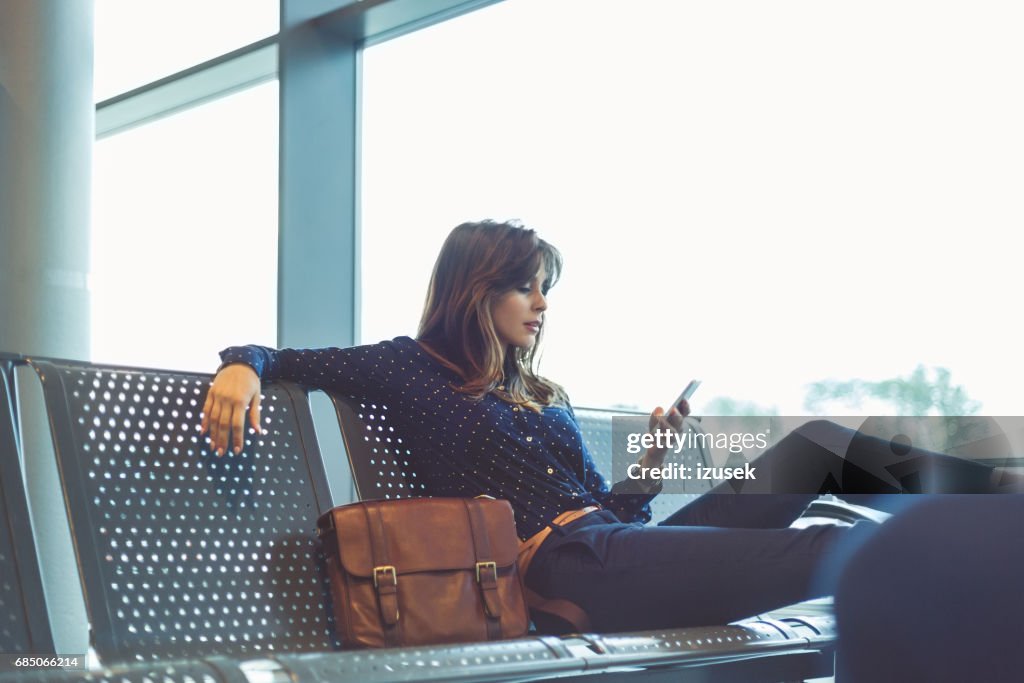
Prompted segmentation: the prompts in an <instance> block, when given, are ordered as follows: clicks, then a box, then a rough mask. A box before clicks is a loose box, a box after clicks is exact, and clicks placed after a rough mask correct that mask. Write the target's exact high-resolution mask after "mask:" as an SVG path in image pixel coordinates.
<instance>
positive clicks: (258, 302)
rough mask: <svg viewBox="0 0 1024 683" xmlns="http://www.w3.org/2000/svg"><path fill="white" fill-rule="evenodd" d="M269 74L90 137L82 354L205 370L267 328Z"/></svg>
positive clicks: (269, 341)
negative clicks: (87, 331) (88, 345)
mask: <svg viewBox="0 0 1024 683" xmlns="http://www.w3.org/2000/svg"><path fill="white" fill-rule="evenodd" d="M277 93H278V86H277V82H276V81H273V82H270V83H266V84H264V85H260V86H257V87H254V88H251V89H249V90H246V91H243V92H241V93H238V94H235V95H232V96H230V97H225V98H222V99H219V100H216V101H214V102H211V103H209V104H206V105H204V106H201V107H196V108H193V109H189V110H186V111H184V112H182V113H180V114H177V115H174V116H171V117H168V118H164V119H161V120H159V121H156V122H155V123H151V124H149V125H146V126H142V127H139V128H134V129H132V130H129V131H127V132H125V133H121V134H119V135H114V136H111V137H108V138H104V139H103V140H101V141H99V142H98V143H97V145H96V150H95V173H94V191H93V200H94V216H93V238H92V264H91V272H92V349H93V359H94V360H96V361H98V362H113V363H120V364H127V365H143V366H151V367H170V368H176V369H192V370H201V371H206V372H209V371H212V370H213V369H214V368H216V367H217V363H218V360H217V355H216V352H217V351H218V350H219V349H221V348H223V347H225V346H229V345H232V344H240V343H260V344H266V345H270V346H273V345H275V343H276V339H277V329H276V328H277V303H276V302H277V191H278V190H277V188H278V183H277V179H278V168H277V159H278V146H277V139H278V127H277V121H278V114H277V112H278V102H277V98H278V94H277Z"/></svg>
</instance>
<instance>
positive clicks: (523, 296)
mask: <svg viewBox="0 0 1024 683" xmlns="http://www.w3.org/2000/svg"><path fill="white" fill-rule="evenodd" d="M546 278H547V273H545V272H544V266H541V267H540V270H539V271H537V274H536V275H535V276H534V277H533V279H532V280H530V281H529V282H524V283H523V284H522V285H520V286H519V287H517V288H516V289H513V290H512V291H509V292H506V293H505V294H502V295H501V297H499V298H498V300H497V301H496V302H494V307H493V308H492V309H491V317H492V318H493V319H494V329H495V331H497V333H498V338H499V339H500V340H501V341H502V343H503V344H509V345H512V346H518V347H520V348H527V347H530V346H533V344H534V343H535V342H536V341H537V333H538V332H540V326H541V324H542V323H543V319H544V315H543V314H544V311H545V310H547V307H548V302H547V299H546V298H545V294H546V293H547V291H546V290H545V288H544V280H545V279H546Z"/></svg>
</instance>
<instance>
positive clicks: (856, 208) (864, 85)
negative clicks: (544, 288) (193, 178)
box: [362, 0, 1024, 414]
mask: <svg viewBox="0 0 1024 683" xmlns="http://www.w3.org/2000/svg"><path fill="white" fill-rule="evenodd" d="M1022 31H1024V9H1021V7H1020V6H1019V5H1018V4H1016V3H1012V2H983V3H968V2H944V3H932V2H924V1H923V0H899V1H897V2H892V1H888V2H860V3H855V4H848V3H837V2H818V1H811V0H801V1H787V2H772V3H763V2H757V1H756V0H743V1H736V0H734V1H730V2H718V1H712V0H707V1H704V2H689V3H679V2H674V1H672V0H663V1H659V0H645V1H644V2H642V3H636V4H634V5H631V6H630V11H629V12H623V11H622V10H621V3H612V2H593V1H592V0H559V2H551V1H550V0H507V1H506V2H503V3H500V4H497V5H494V6H491V7H488V8H486V9H483V10H480V11H478V12H474V13H472V14H470V15H466V16H464V17H461V18H458V19H456V20H452V21H449V22H446V23H443V24H440V25H437V26H435V27H431V28H429V29H426V30H422V31H419V32H416V33H413V34H409V35H407V36H405V37H402V38H399V39H395V40H392V41H390V42H386V43H382V44H380V45H377V46H374V47H371V48H369V49H367V50H366V52H365V55H364V57H365V58H364V79H363V92H364V108H363V115H362V116H363V119H362V120H363V131H364V132H363V139H362V154H363V157H362V163H363V175H362V182H363V200H362V216H363V223H362V244H363V268H362V270H363V281H362V291H363V303H362V311H363V320H362V331H363V340H364V341H367V342H371V341H376V340H379V339H381V338H385V337H391V336H394V335H397V334H412V333H414V332H415V327H416V322H417V320H418V315H419V308H420V306H421V304H422V300H423V294H424V292H425V288H426V284H427V278H428V275H429V270H430V267H431V265H432V259H433V255H435V254H436V253H437V250H438V248H439V247H440V245H441V241H442V240H443V238H444V235H445V234H446V233H447V231H448V230H449V229H450V228H451V227H452V226H454V225H455V224H457V223H459V222H461V221H464V220H475V219H479V218H483V217H493V218H498V219H504V218H520V219H522V220H523V221H524V222H525V223H526V224H527V225H529V226H531V227H535V228H537V229H538V230H539V231H540V232H541V233H542V235H543V236H545V237H546V238H547V239H549V241H551V242H553V243H554V244H555V245H557V246H558V247H559V248H560V249H561V250H562V251H563V253H564V255H565V257H566V261H567V265H566V269H565V272H564V277H563V281H562V283H560V284H559V285H558V286H557V287H556V288H555V290H554V291H553V293H552V296H551V297H550V311H549V328H548V332H547V351H546V354H545V357H544V362H543V365H542V372H543V373H544V374H546V375H548V376H550V377H552V378H555V379H557V380H558V381H560V382H562V383H563V384H565V386H566V387H567V388H568V389H569V392H570V394H571V396H572V397H573V399H574V401H575V402H576V403H578V404H584V405H586V404H589V405H596V406H635V407H638V408H642V409H649V408H651V407H653V405H655V404H658V403H661V404H664V403H665V402H666V401H668V400H670V399H671V398H672V397H674V395H675V394H676V393H677V392H678V391H679V389H680V387H681V386H682V385H683V384H685V382H686V381H687V380H688V379H689V378H690V377H700V378H702V379H703V380H704V386H703V387H702V389H701V392H700V393H699V394H698V396H697V397H695V399H694V403H695V407H696V408H697V409H698V410H701V409H708V408H710V409H712V410H714V409H715V408H718V409H726V410H728V409H736V410H740V411H744V410H749V411H755V412H757V411H777V412H779V413H780V414H801V413H804V412H808V411H819V412H840V411H845V412H853V413H857V412H860V411H864V410H876V411H885V410H889V411H894V412H895V411H901V410H907V406H906V405H901V404H899V403H898V402H897V403H895V404H894V403H892V402H886V400H883V399H882V398H879V395H880V394H879V393H878V392H875V393H872V388H874V389H877V388H878V387H879V386H882V384H881V383H883V382H884V381H885V380H888V379H892V378H912V377H913V373H914V372H915V369H916V368H917V367H918V366H919V365H921V366H923V371H919V372H918V380H919V381H920V383H921V384H922V385H928V386H929V387H931V388H932V389H935V388H936V387H940V385H942V383H943V381H946V383H947V384H949V385H950V387H955V386H957V385H959V386H961V387H962V388H963V389H964V390H965V391H966V395H967V396H969V397H970V399H973V400H974V401H976V403H970V402H964V404H963V405H964V408H965V409H977V410H982V411H984V412H988V413H990V414H1001V413H1004V414H1010V413H1015V412H1016V411H1017V405H1018V401H1017V400H1016V397H1015V393H1016V391H1015V386H1014V385H1015V382H1014V381H1013V380H1012V378H1013V377H1015V376H1016V375H1017V374H1019V370H1020V367H1019V364H1020V361H1019V360H1018V358H1019V353H1018V352H1017V350H1016V348H1015V346H1016V334H1015V330H1016V320H1015V318H1016V316H1015V315H1014V314H1013V313H1012V312H1010V311H1009V310H1007V306H1006V303H1008V302H1007V296H1006V293H1007V292H1013V291H1016V289H1017V286H1016V281H1017V279H1018V278H1017V270H1018V268H1017V266H1018V264H1017V261H1018V260H1019V258H1018V254H1017V252H1016V250H1014V249H1012V248H1010V242H1009V241H1008V240H1009V239H1010V238H1009V237H1008V235H1010V234H1013V233H1014V232H1015V231H1016V230H1017V229H1019V226H1020V225H1021V224H1022V223H1024V204H1022V203H1021V202H1020V201H1019V188H1020V186H1021V183H1022V181H1024V170H1022V168H1024V167H1022V165H1021V163H1020V159H1021V158H1024V132H1022V129H1021V127H1020V125H1019V121H1021V120H1024V94H1022V91H1021V89H1020V88H1018V87H1015V86H1014V84H1015V83H1018V82H1019V81H1020V79H1021V76H1022V73H1021V72H1022V70H1024V66H1022V65H1024V43H1022V42H1021V41H1020V40H1019V36H1020V34H1021V33H1022ZM397 244H401V245H402V247H401V249H398V248H397V247H396V245H397ZM396 282H401V283H402V285H403V286H401V287H395V286H394V284H395V283H396ZM942 370H945V371H948V372H949V376H948V378H947V379H946V380H943V379H942ZM826 380H834V381H836V382H847V381H855V382H859V384H856V383H855V384H853V385H850V384H845V385H842V384H834V385H820V384H819V388H822V387H823V388H824V389H825V391H824V392H823V393H824V395H825V396H828V395H829V391H828V390H829V388H830V387H831V389H833V390H835V392H836V393H838V394H840V395H842V394H844V393H845V394H849V393H851V392H850V391H849V389H850V387H851V386H856V387H860V388H861V389H864V390H865V391H864V392H863V394H864V402H863V403H862V405H861V406H860V407H857V406H850V405H845V404H844V403H843V402H841V401H839V402H837V401H824V402H819V403H818V404H816V405H815V407H809V406H808V404H807V403H806V401H807V399H808V397H809V394H810V392H811V388H812V386H813V385H814V384H815V383H821V382H823V381H826ZM940 388H941V387H940ZM937 391H938V389H937ZM883 393H884V392H883ZM940 393H941V392H940ZM872 396H874V398H872ZM747 402H750V403H752V404H753V405H744V404H745V403H747ZM947 405H948V404H947ZM935 409H936V408H935V407H934V406H933V407H932V408H931V410H932V411H933V412H934V410H935ZM946 409H947V410H953V411H956V410H958V408H956V407H955V404H954V407H953V408H948V407H947V408H946Z"/></svg>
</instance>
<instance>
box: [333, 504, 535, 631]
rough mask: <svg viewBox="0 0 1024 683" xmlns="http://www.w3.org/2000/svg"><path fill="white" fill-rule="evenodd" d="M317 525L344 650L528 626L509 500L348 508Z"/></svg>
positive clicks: (356, 506) (334, 510) (373, 505)
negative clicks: (350, 647)
mask: <svg viewBox="0 0 1024 683" xmlns="http://www.w3.org/2000/svg"><path fill="white" fill-rule="evenodd" d="M317 529H318V533H319V535H320V537H321V539H322V540H323V543H324V551H325V553H326V556H327V569H328V574H329V575H330V581H331V596H332V599H333V602H334V617H335V621H336V623H337V626H338V630H339V633H340V635H341V637H342V642H343V644H344V645H345V646H356V647H396V646H406V645H427V644H438V643H456V642H470V641H482V640H498V639H501V638H518V637H521V636H523V635H525V634H526V631H527V629H528V628H529V625H530V620H529V616H528V613H527V608H526V602H525V600H524V598H523V584H522V579H521V577H520V575H519V570H518V568H517V566H516V554H517V551H518V546H519V540H518V538H517V536H516V531H515V518H514V517H513V515H512V506H511V505H509V503H508V501H505V500H493V499H479V498H404V499H399V500H388V501H368V502H362V503H352V504H351V505H342V506H340V507H336V508H334V509H333V510H330V511H329V512H326V513H324V514H323V515H322V516H321V517H320V519H319V521H318V522H317Z"/></svg>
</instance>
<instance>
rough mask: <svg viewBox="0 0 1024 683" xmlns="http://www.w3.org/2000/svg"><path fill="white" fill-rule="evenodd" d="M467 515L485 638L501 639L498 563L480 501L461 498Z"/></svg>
mask: <svg viewBox="0 0 1024 683" xmlns="http://www.w3.org/2000/svg"><path fill="white" fill-rule="evenodd" d="M462 502H463V504H465V506H466V514H467V516H468V517H469V529H470V533H471V534H472V536H473V554H474V556H475V558H476V583H477V586H479V587H480V598H481V599H482V600H483V604H484V616H485V617H486V621H487V639H488V640H500V639H501V600H500V599H499V598H498V565H497V563H496V562H495V561H494V555H493V553H492V552H491V541H490V539H489V538H488V535H487V524H486V522H485V520H484V513H483V510H482V509H481V503H480V501H478V500H473V499H469V498H464V499H463V501H462Z"/></svg>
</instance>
